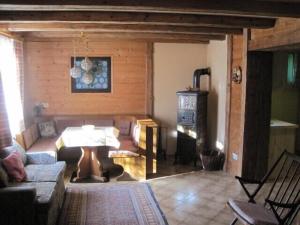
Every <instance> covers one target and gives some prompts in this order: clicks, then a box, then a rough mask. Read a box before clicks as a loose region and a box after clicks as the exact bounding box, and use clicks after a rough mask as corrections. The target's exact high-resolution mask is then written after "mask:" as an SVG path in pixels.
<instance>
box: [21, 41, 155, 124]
mask: <svg viewBox="0 0 300 225" xmlns="http://www.w3.org/2000/svg"><path fill="white" fill-rule="evenodd" d="M64 40H65V39H64ZM149 48H150V50H149ZM73 50H74V49H73V43H72V40H70V41H55V42H51V41H48V42H43V41H26V42H25V43H24V52H25V90H26V91H25V106H26V109H25V111H26V119H27V122H28V120H30V118H31V117H32V110H33V106H34V104H35V103H37V102H47V103H48V104H49V108H47V109H46V110H45V111H44V114H51V115H58V114H64V115H78V114H146V113H147V110H148V106H147V99H148V97H147V96H148V95H149V91H148V90H147V89H149V88H151V87H149V85H147V81H148V80H149V78H148V76H150V75H151V74H150V75H149V67H147V64H148V63H149V54H152V49H151V46H150V45H149V44H148V43H145V42H127V41H124V42H105V41H89V42H88V53H87V52H86V50H85V46H82V47H81V48H80V49H76V54H77V56H86V55H88V56H90V57H92V56H110V57H111V58H112V92H111V93H71V78H70V75H69V70H70V66H71V65H70V64H71V62H70V60H71V57H72V56H73V54H74V53H73ZM150 94H151V93H150Z"/></svg>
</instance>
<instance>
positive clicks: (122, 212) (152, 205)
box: [58, 182, 168, 225]
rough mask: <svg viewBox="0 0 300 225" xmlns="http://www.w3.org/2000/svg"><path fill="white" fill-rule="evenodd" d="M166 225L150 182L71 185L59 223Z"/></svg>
mask: <svg viewBox="0 0 300 225" xmlns="http://www.w3.org/2000/svg"><path fill="white" fill-rule="evenodd" d="M146 224H147V225H167V224H168V223H167V220H166V218H165V216H164V215H163V213H162V211H161V209H160V208H159V205H158V203H157V201H156V199H155V197H154V195H153V192H152V190H151V188H150V185H149V184H146V183H137V182H134V183H131V184H130V183H125V184H110V185H107V184H87V185H83V184H81V185H71V186H69V187H68V188H67V190H66V198H65V202H64V206H63V209H62V213H61V215H60V218H59V223H58V225H146Z"/></svg>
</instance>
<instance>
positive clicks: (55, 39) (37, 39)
mask: <svg viewBox="0 0 300 225" xmlns="http://www.w3.org/2000/svg"><path fill="white" fill-rule="evenodd" d="M88 39H89V43H90V42H94V41H95V42H99V41H109V42H114V41H117V42H120V41H124V42H128V41H136V42H158V43H197V44H208V43H209V40H204V39H199V40H189V39H163V38H122V37H119V38H118V37H115V38H106V37H98V38H96V37H94V38H90V37H89V38H88ZM24 41H27V42H71V41H72V39H71V38H70V37H63V38H59V37H43V38H40V37H26V36H25V37H24Z"/></svg>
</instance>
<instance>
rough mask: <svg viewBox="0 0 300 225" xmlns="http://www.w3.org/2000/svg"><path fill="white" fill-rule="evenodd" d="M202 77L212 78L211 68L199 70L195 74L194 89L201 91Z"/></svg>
mask: <svg viewBox="0 0 300 225" xmlns="http://www.w3.org/2000/svg"><path fill="white" fill-rule="evenodd" d="M202 75H208V76H210V68H209V67H208V68H203V69H197V70H195V72H194V80H193V88H194V89H200V77H201V76H202Z"/></svg>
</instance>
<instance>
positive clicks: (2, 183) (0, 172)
mask: <svg viewBox="0 0 300 225" xmlns="http://www.w3.org/2000/svg"><path fill="white" fill-rule="evenodd" d="M7 185H8V176H7V173H6V171H5V170H4V168H3V166H2V163H1V162H0V188H3V187H7Z"/></svg>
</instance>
